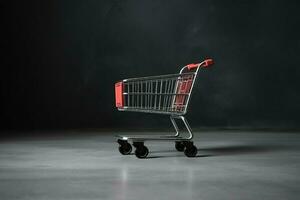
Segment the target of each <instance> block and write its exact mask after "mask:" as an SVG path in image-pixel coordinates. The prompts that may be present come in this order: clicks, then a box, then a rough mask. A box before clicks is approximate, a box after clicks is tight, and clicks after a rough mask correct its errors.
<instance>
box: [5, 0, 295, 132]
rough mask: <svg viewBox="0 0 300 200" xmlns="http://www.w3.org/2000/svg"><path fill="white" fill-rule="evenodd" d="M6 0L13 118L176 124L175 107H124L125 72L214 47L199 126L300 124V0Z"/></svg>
mask: <svg viewBox="0 0 300 200" xmlns="http://www.w3.org/2000/svg"><path fill="white" fill-rule="evenodd" d="M1 4H2V6H1V7H2V8H4V9H3V10H4V12H2V14H1V15H2V19H4V23H3V25H2V27H3V32H4V33H5V34H4V36H3V37H2V42H1V43H2V47H3V49H4V52H5V53H2V59H1V60H2V61H1V62H2V64H1V99H2V101H1V102H2V103H1V115H2V118H3V120H2V122H3V123H2V128H3V129H53V128H57V129H60V128H118V127H119V128H135V127H137V128H138V127H140V128H142V127H146V128H151V127H156V128H159V127H165V126H167V125H166V123H167V121H166V120H167V119H166V118H165V117H163V116H157V115H145V114H137V113H122V112H118V111H116V109H115V108H114V82H116V81H117V80H120V79H123V78H128V77H135V76H147V75H159V74H166V73H176V72H177V71H178V70H179V69H180V66H182V65H184V64H188V63H191V62H197V61H201V60H203V59H204V58H207V57H211V58H213V59H214V60H215V65H214V67H213V68H211V69H209V70H203V71H202V72H201V73H200V74H199V77H198V82H197V85H196V88H195V91H194V95H193V97H192V100H191V105H190V106H191V107H190V110H189V111H190V113H189V114H188V118H189V119H190V122H191V125H192V126H193V127H254V128H255V127H258V128H264V127H267V128H298V127H299V124H300V117H299V113H300V103H299V102H300V94H299V89H300V80H299V78H300V76H299V75H300V73H299V72H300V66H299V63H300V55H299V53H300V31H299V24H300V14H299V8H300V3H299V1H284V0H282V1H266V0H257V1H250V0H249V1H245V0H242V1H222V0H219V1H215V0H210V1H196V0H195V1H185V0H181V1H162V0H154V1H138V0H136V1H127V0H118V1H117V0H114V1H111V0H107V1H97V0H85V1H81V0H78V1H77V0H69V1H67V0H49V1H19V2H17V1H14V2H12V3H10V4H6V3H1ZM167 127H168V126H167Z"/></svg>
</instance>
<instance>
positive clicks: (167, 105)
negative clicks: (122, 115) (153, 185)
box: [115, 59, 213, 158]
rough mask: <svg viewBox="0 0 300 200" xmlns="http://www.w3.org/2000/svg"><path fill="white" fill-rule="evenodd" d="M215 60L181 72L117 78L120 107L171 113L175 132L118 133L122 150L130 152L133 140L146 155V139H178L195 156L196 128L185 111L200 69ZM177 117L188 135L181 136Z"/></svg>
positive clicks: (181, 148) (142, 155)
mask: <svg viewBox="0 0 300 200" xmlns="http://www.w3.org/2000/svg"><path fill="white" fill-rule="evenodd" d="M212 64H213V60H212V59H206V60H204V61H203V62H201V63H196V64H188V65H185V66H184V67H182V68H181V70H180V72H179V74H168V75H160V76H148V77H140V78H130V79H124V80H122V81H120V82H117V83H116V84H115V97H116V107H117V108H118V110H119V111H131V112H144V113H156V114H166V115H170V120H171V123H172V125H173V127H174V129H175V132H176V133H175V135H155V136H153V135H129V136H124V135H117V136H116V137H117V142H118V144H119V151H120V153H121V154H123V155H128V154H130V153H131V151H132V147H131V145H130V143H129V142H132V144H133V146H134V147H135V148H136V150H135V155H136V156H137V157H138V158H146V157H147V155H148V153H149V150H148V148H147V147H146V146H145V145H144V142H145V141H148V140H155V141H175V148H176V149H177V150H178V151H184V154H185V155H186V156H187V157H195V156H196V154H197V148H196V147H195V146H194V144H193V142H192V139H193V132H192V129H191V127H190V125H189V123H188V121H187V120H186V118H185V117H184V115H185V114H186V113H187V109H188V105H189V101H190V98H191V94H192V91H193V87H194V84H195V81H196V78H197V75H198V71H199V69H200V68H206V67H208V66H210V65H212ZM186 71H187V72H186ZM176 119H179V120H182V122H183V124H184V126H185V128H186V130H187V132H188V135H187V136H185V137H183V136H182V134H181V131H180V130H179V128H178V126H177V123H176Z"/></svg>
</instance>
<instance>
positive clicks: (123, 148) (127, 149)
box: [118, 141, 132, 155]
mask: <svg viewBox="0 0 300 200" xmlns="http://www.w3.org/2000/svg"><path fill="white" fill-rule="evenodd" d="M118 143H119V145H120V146H119V152H120V153H121V154H122V155H128V154H130V153H131V151H132V147H131V145H130V144H129V143H128V142H127V141H122V142H119V141H118Z"/></svg>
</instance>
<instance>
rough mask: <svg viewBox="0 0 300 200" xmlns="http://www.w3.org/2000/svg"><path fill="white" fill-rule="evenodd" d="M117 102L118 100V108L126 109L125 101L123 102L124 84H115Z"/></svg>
mask: <svg viewBox="0 0 300 200" xmlns="http://www.w3.org/2000/svg"><path fill="white" fill-rule="evenodd" d="M115 100H116V107H117V108H123V107H124V100H123V82H122V81H121V82H118V83H116V84H115Z"/></svg>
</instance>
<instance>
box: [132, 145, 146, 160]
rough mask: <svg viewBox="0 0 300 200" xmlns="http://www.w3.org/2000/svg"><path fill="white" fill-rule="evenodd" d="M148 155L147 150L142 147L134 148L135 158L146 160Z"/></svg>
mask: <svg viewBox="0 0 300 200" xmlns="http://www.w3.org/2000/svg"><path fill="white" fill-rule="evenodd" d="M148 153H149V150H148V148H147V147H146V146H144V145H139V146H137V147H136V150H135V156H136V157H138V158H146V157H147V155H148Z"/></svg>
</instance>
